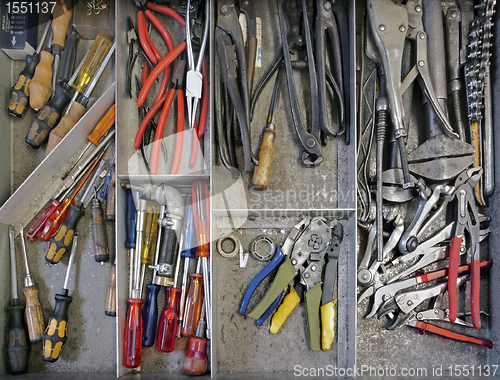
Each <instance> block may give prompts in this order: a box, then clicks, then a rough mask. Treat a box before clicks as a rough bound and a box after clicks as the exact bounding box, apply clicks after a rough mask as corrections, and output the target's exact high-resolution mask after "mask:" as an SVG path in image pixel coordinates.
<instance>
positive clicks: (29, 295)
mask: <svg viewBox="0 0 500 380" xmlns="http://www.w3.org/2000/svg"><path fill="white" fill-rule="evenodd" d="M23 293H24V296H25V297H26V322H27V324H28V332H29V335H30V341H32V342H37V341H39V340H41V339H42V335H43V330H44V329H45V326H44V321H43V312H42V306H41V305H40V301H39V300H38V289H37V288H35V287H34V286H30V287H28V288H24V289H23Z"/></svg>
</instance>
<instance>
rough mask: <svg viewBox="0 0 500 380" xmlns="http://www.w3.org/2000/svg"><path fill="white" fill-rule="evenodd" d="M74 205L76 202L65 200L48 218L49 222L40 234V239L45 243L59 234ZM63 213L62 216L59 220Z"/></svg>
mask: <svg viewBox="0 0 500 380" xmlns="http://www.w3.org/2000/svg"><path fill="white" fill-rule="evenodd" d="M72 203H73V204H74V202H70V201H69V199H68V198H64V201H63V203H60V204H59V206H57V208H56V209H55V210H54V211H53V212H52V214H50V215H49V216H48V218H47V221H46V222H45V224H44V226H43V229H42V231H41V232H40V239H42V240H43V241H45V242H48V241H49V240H50V238H51V237H52V236H53V235H54V234H55V233H56V232H57V230H58V229H59V226H60V225H61V224H62V222H64V220H65V219H66V218H67V217H68V215H69V212H70V206H71V204H72ZM61 213H62V216H61V217H59V218H58V216H59V215H60V214H61Z"/></svg>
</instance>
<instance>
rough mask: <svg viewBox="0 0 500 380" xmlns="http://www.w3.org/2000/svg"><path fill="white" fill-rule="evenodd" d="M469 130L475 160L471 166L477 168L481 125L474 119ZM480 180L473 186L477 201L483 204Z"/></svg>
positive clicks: (479, 158) (479, 161)
mask: <svg viewBox="0 0 500 380" xmlns="http://www.w3.org/2000/svg"><path fill="white" fill-rule="evenodd" d="M470 130H471V144H472V146H473V147H474V149H475V151H474V157H475V161H474V163H473V166H474V167H475V168H477V167H478V166H482V165H483V164H482V162H483V160H482V158H483V157H482V155H483V149H482V148H483V146H482V138H483V137H482V136H481V126H480V124H479V122H477V121H474V122H472V124H471V126H470ZM481 186H482V182H481V181H479V182H478V183H477V184H476V188H475V194H476V198H477V201H478V203H479V205H480V206H484V199H483V189H482V187H481Z"/></svg>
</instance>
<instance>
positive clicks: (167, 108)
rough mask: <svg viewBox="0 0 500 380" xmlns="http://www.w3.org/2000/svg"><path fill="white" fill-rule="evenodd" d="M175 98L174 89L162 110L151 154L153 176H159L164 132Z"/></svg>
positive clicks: (168, 95) (168, 93) (171, 90)
mask: <svg viewBox="0 0 500 380" xmlns="http://www.w3.org/2000/svg"><path fill="white" fill-rule="evenodd" d="M174 97H175V89H173V88H172V89H170V90H169V91H168V92H167V99H166V100H165V103H164V106H163V109H162V110H161V115H160V119H159V120H158V126H157V128H156V133H155V141H154V143H153V152H152V153H151V174H158V161H159V159H160V147H161V140H162V138H163V131H164V130H165V124H166V123H167V118H168V114H169V112H170V107H171V106H172V102H173V101H174Z"/></svg>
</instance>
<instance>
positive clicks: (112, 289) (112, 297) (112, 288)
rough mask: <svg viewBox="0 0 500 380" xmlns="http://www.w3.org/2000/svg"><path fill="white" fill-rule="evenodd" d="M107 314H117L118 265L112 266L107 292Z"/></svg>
mask: <svg viewBox="0 0 500 380" xmlns="http://www.w3.org/2000/svg"><path fill="white" fill-rule="evenodd" d="M105 314H106V315H109V316H110V317H115V316H116V265H114V264H113V265H112V266H111V270H110V279H109V284H108V292H107V294H106V311H105Z"/></svg>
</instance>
